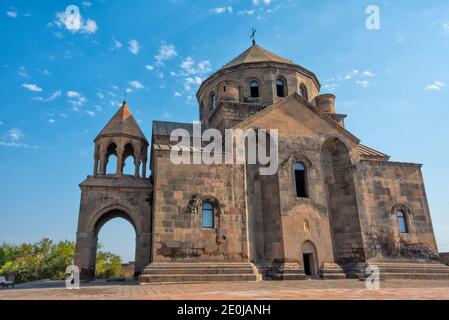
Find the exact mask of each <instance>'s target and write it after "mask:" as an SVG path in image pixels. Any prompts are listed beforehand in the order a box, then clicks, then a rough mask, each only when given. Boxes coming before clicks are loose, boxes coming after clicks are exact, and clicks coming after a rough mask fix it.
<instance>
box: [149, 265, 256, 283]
mask: <svg viewBox="0 0 449 320" xmlns="http://www.w3.org/2000/svg"><path fill="white" fill-rule="evenodd" d="M260 279H261V275H260V274H259V273H258V270H257V268H256V267H255V266H254V265H253V264H251V263H249V262H241V263H201V262H193V263H178V262H176V263H170V262H153V263H151V264H150V265H148V266H147V267H146V268H145V269H144V271H143V272H142V274H141V275H140V282H141V283H180V282H209V281H256V280H260Z"/></svg>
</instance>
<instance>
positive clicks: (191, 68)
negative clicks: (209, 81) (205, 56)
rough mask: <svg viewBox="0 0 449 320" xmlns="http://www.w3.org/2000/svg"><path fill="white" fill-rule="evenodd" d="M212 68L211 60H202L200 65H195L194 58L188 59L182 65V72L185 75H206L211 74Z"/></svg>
mask: <svg viewBox="0 0 449 320" xmlns="http://www.w3.org/2000/svg"><path fill="white" fill-rule="evenodd" d="M211 69H212V66H211V64H210V61H209V60H202V61H200V62H199V63H198V64H195V61H194V60H193V58H192V57H187V58H186V59H184V60H183V61H182V63H181V70H182V73H183V75H197V74H205V73H208V72H210V71H211Z"/></svg>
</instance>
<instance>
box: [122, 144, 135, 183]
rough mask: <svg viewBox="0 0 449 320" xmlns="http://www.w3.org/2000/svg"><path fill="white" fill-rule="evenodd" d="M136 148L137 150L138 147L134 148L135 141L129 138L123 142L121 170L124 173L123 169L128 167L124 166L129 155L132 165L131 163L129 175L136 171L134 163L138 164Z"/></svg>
mask: <svg viewBox="0 0 449 320" xmlns="http://www.w3.org/2000/svg"><path fill="white" fill-rule="evenodd" d="M138 150H139V149H138V147H137V149H136V145H135V143H134V142H133V141H132V140H129V141H126V142H125V144H124V147H123V156H122V157H123V161H122V172H123V173H124V174H125V169H128V168H126V164H127V163H126V162H127V159H128V158H129V157H131V158H132V165H133V168H132V169H134V170H133V171H132V172H131V175H135V173H136V165H138V163H137V161H139V158H138V157H137V154H136V153H137V151H138Z"/></svg>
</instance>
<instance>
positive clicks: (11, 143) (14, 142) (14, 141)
mask: <svg viewBox="0 0 449 320" xmlns="http://www.w3.org/2000/svg"><path fill="white" fill-rule="evenodd" d="M24 137H25V134H24V133H23V132H22V130H20V129H17V128H12V129H11V130H9V131H8V132H7V133H6V134H4V135H3V136H2V138H1V140H0V146H4V147H16V148H26V149H35V148H37V146H30V145H28V144H25V143H22V142H21V140H22V139H23V138H24Z"/></svg>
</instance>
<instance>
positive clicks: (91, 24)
mask: <svg viewBox="0 0 449 320" xmlns="http://www.w3.org/2000/svg"><path fill="white" fill-rule="evenodd" d="M81 29H82V31H84V33H95V32H96V31H97V29H98V26H97V23H96V22H95V21H94V20H91V19H87V21H86V23H85V24H84V25H83V26H82V27H81Z"/></svg>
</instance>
